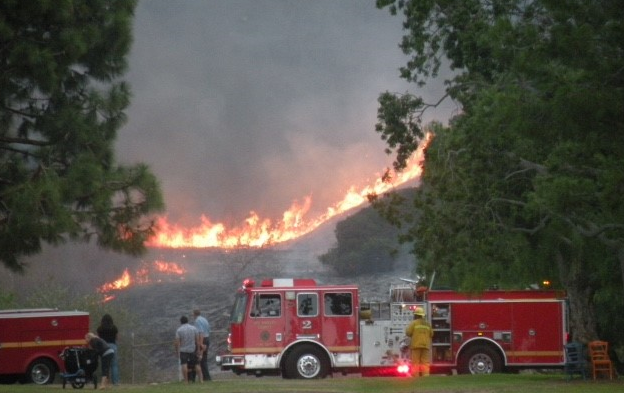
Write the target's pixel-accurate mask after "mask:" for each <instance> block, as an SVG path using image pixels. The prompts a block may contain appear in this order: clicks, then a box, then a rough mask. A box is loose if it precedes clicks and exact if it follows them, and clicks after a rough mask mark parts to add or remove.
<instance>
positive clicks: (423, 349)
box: [405, 307, 433, 377]
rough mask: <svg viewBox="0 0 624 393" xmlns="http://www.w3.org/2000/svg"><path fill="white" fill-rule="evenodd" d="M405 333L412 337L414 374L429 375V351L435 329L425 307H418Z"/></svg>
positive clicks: (411, 347) (411, 348)
mask: <svg viewBox="0 0 624 393" xmlns="http://www.w3.org/2000/svg"><path fill="white" fill-rule="evenodd" d="M405 335H406V336H408V337H410V350H411V355H412V368H413V373H414V374H413V375H414V376H416V377H418V376H419V375H422V376H423V377H426V376H429V351H430V348H431V338H432V337H433V330H432V329H431V325H430V324H429V322H427V320H426V319H425V309H424V308H422V307H416V309H415V310H414V320H413V321H412V322H410V324H409V325H408V326H407V327H406V328H405Z"/></svg>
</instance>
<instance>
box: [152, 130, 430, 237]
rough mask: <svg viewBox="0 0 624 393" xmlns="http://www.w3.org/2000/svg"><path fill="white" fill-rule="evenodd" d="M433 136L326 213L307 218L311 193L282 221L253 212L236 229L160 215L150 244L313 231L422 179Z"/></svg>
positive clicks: (203, 219)
mask: <svg viewBox="0 0 624 393" xmlns="http://www.w3.org/2000/svg"><path fill="white" fill-rule="evenodd" d="M432 138H433V135H432V134H430V133H429V134H427V135H426V137H425V139H424V140H423V141H422V142H421V143H420V145H419V147H418V149H417V150H416V151H415V152H414V154H413V155H412V157H410V159H409V160H408V163H407V166H406V168H405V169H404V170H402V171H401V172H392V171H390V170H388V171H386V173H385V174H384V175H383V176H381V177H379V178H378V179H377V180H376V181H375V182H374V184H372V185H369V186H366V187H364V188H362V189H360V190H357V189H356V187H355V186H351V187H350V188H349V189H348V191H347V193H346V195H345V196H344V198H343V199H342V200H341V201H339V202H337V203H336V204H334V205H333V206H330V207H328V208H327V210H326V211H325V213H323V214H321V215H319V216H318V217H316V218H313V219H310V220H306V219H305V215H306V213H308V211H309V210H310V207H311V206H312V198H311V197H310V196H307V197H305V198H304V199H303V202H302V203H299V202H298V201H295V202H293V204H292V205H291V206H290V208H289V209H288V210H286V211H285V212H284V213H283V214H282V219H281V220H280V221H278V222H272V221H271V220H270V219H267V218H261V217H260V216H259V215H258V214H257V213H256V212H255V211H251V212H250V213H249V216H248V217H247V218H246V219H245V223H244V224H243V225H242V226H240V227H238V228H232V229H228V228H226V227H225V225H224V224H223V223H213V222H211V221H210V219H209V218H208V217H206V216H205V215H202V216H201V217H200V221H201V224H200V225H199V226H196V227H193V228H183V227H180V226H178V225H173V224H171V223H169V222H168V221H167V218H166V217H159V218H157V227H158V232H157V233H156V234H155V235H154V236H153V237H152V238H151V239H150V240H149V241H148V242H147V246H148V247H166V248H211V247H218V248H237V247H262V246H266V245H273V244H276V243H283V242H286V241H289V240H293V239H296V238H298V237H300V236H303V235H305V234H307V233H310V232H312V231H313V230H314V229H316V228H317V227H319V226H320V225H321V224H323V223H324V222H326V221H327V220H329V219H331V218H332V217H335V216H336V215H339V214H342V213H344V212H346V211H348V210H350V209H353V208H355V207H357V206H360V205H361V204H363V203H364V202H366V201H367V200H368V197H369V196H370V195H379V194H383V193H385V192H387V191H389V190H391V189H393V188H395V187H398V186H400V185H402V184H405V183H407V182H408V181H410V180H414V179H417V178H419V177H420V175H421V174H422V162H423V160H424V150H425V148H426V147H427V146H428V144H429V142H430V141H431V139H432Z"/></svg>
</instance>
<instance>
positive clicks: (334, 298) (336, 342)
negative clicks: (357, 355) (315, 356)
mask: <svg viewBox="0 0 624 393" xmlns="http://www.w3.org/2000/svg"><path fill="white" fill-rule="evenodd" d="M356 302H357V293H355V292H350V291H344V292H338V291H336V292H333V291H327V292H324V293H323V310H322V313H323V332H322V337H323V342H324V343H325V345H327V347H328V348H329V350H331V351H333V352H343V353H344V352H355V351H358V349H359V341H360V337H359V330H358V317H357V315H356V308H355V304H356Z"/></svg>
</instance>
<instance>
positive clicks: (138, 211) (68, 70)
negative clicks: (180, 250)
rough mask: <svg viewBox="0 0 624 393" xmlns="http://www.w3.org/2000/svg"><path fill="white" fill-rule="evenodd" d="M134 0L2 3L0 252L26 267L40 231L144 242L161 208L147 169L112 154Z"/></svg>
mask: <svg viewBox="0 0 624 393" xmlns="http://www.w3.org/2000/svg"><path fill="white" fill-rule="evenodd" d="M135 6H136V2H135V1H132V0H94V1H80V0H74V1H72V0H67V1H54V2H49V1H3V2H2V3H0V259H1V260H2V262H3V264H4V265H5V266H6V267H8V268H10V269H12V270H15V271H23V270H24V265H23V264H22V262H21V261H20V260H21V258H22V257H24V256H27V255H31V254H34V253H37V252H39V251H40V250H41V244H42V242H48V243H50V244H54V245H56V244H59V243H62V242H64V241H66V240H68V239H72V240H80V241H90V240H91V239H92V238H95V239H97V244H98V245H100V246H101V247H105V248H109V249H112V250H116V251H121V252H127V253H131V254H138V253H141V252H143V251H144V250H145V248H144V241H145V240H146V238H147V237H149V236H150V235H151V234H152V233H153V230H154V224H153V223H152V222H150V221H148V220H146V218H147V216H148V214H149V213H151V212H154V211H158V210H160V209H162V208H163V201H162V196H161V192H160V186H159V184H158V182H157V180H156V178H155V177H154V176H153V175H152V174H151V173H150V171H149V169H148V168H147V167H146V166H145V165H143V164H138V165H134V166H121V165H117V164H116V163H115V158H114V151H113V148H114V145H113V144H114V141H115V137H116V133H117V130H118V129H119V128H120V127H121V126H122V125H123V124H124V121H125V114H124V110H125V109H126V108H127V106H128V104H129V100H130V92H129V87H128V86H127V84H126V83H125V82H124V81H123V80H121V79H120V78H121V76H122V74H123V73H124V71H125V70H126V68H127V60H126V57H127V54H128V51H129V48H130V44H131V38H132V37H131V25H132V18H133V13H134V9H135Z"/></svg>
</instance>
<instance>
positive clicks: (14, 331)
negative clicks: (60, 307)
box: [0, 309, 89, 385]
mask: <svg viewBox="0 0 624 393" xmlns="http://www.w3.org/2000/svg"><path fill="white" fill-rule="evenodd" d="M88 331H89V313H88V312H82V311H57V310H53V309H19V310H0V382H2V383H15V382H17V381H21V382H32V383H35V384H39V385H43V384H49V383H52V382H53V381H54V377H55V374H56V373H57V372H59V371H63V367H64V363H63V361H62V359H61V358H60V357H59V354H60V353H61V352H62V351H63V349H64V348H65V347H68V346H79V345H84V344H85V339H84V337H85V335H86V334H87V332H88Z"/></svg>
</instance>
